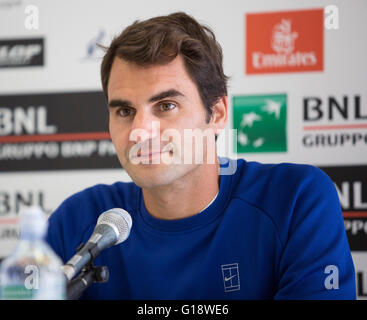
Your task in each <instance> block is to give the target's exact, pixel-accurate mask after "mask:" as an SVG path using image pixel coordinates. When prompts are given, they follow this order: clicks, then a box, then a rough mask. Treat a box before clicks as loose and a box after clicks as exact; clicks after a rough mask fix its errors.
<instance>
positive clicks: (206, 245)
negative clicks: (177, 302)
mask: <svg viewBox="0 0 367 320" xmlns="http://www.w3.org/2000/svg"><path fill="white" fill-rule="evenodd" d="M101 75H102V85H103V90H104V92H105V95H106V98H107V101H108V110H109V130H110V134H111V138H112V141H113V143H114V146H115V149H116V151H117V155H118V158H119V160H120V162H121V165H122V167H123V168H124V169H125V170H126V171H127V173H128V174H129V175H130V176H131V178H132V180H133V182H130V183H121V182H117V183H115V184H113V185H97V186H94V187H91V188H88V189H86V190H84V191H81V192H79V193H77V194H75V195H73V196H71V197H70V198H68V199H67V200H66V201H64V203H62V204H61V206H60V207H59V208H58V209H57V210H56V212H55V213H53V214H52V216H51V217H50V227H49V233H48V237H47V239H48V242H49V243H50V244H51V246H52V247H53V248H54V250H55V251H56V253H58V254H59V255H60V256H61V258H62V259H63V261H64V262H66V261H67V260H69V259H70V258H71V257H72V256H73V255H74V254H75V250H76V248H77V246H78V245H79V244H80V243H81V242H86V241H87V240H88V238H89V237H90V235H91V233H92V231H93V229H94V227H95V224H96V220H97V218H98V216H99V214H101V213H102V212H104V211H106V210H108V209H111V208H115V207H119V208H123V209H125V210H126V211H128V212H129V213H130V215H131V217H132V220H133V227H132V229H131V233H130V236H129V238H128V239H127V240H126V241H125V242H123V243H121V244H120V245H117V246H113V247H111V248H109V249H107V250H105V251H103V252H102V253H101V255H100V256H99V257H98V258H97V259H96V265H106V266H108V268H109V271H110V279H109V281H108V282H107V283H104V284H93V285H92V286H91V287H90V288H88V289H87V290H86V291H85V293H84V295H83V298H84V299H355V280H354V266H353V262H352V258H351V254H350V250H349V246H348V242H347V238H346V234H345V230H344V224H343V218H342V215H341V209H340V204H339V200H338V196H337V193H336V190H335V188H334V186H333V184H332V182H331V181H330V179H329V178H328V177H327V176H326V174H324V173H323V172H322V171H321V170H319V169H317V168H315V167H313V166H309V165H296V164H278V165H272V164H260V163H256V162H246V161H245V160H238V161H234V160H229V159H227V160H226V159H219V160H218V158H217V157H216V148H215V147H216V146H215V138H214V137H215V136H216V135H218V133H219V132H220V131H221V130H222V129H223V128H224V127H225V124H226V120H227V114H228V103H227V89H226V82H227V77H226V76H225V75H224V73H223V67H222V52H221V49H220V46H219V44H218V43H217V42H216V40H215V36H214V34H213V33H212V32H211V31H210V30H209V29H208V28H207V27H204V26H201V25H200V24H199V23H198V22H197V21H195V20H194V19H193V18H192V17H190V16H188V15H186V14H184V13H175V14H171V15H168V16H162V17H156V18H152V19H149V20H146V21H142V22H135V23H133V24H132V25H130V26H129V27H127V28H126V29H125V30H124V31H123V32H122V34H121V35H120V36H118V37H117V38H115V39H114V40H113V41H112V43H111V45H110V47H109V48H108V49H107V52H106V55H105V57H104V59H103V62H102V67H101ZM195 130H196V131H195ZM188 132H189V133H192V134H191V135H188V134H187V133H188ZM193 132H199V133H203V134H202V135H201V137H202V138H203V139H201V142H202V143H201V144H200V143H198V145H200V148H196V147H194V145H195V146H196V144H197V141H198V140H195V143H192V142H193V140H194V139H195V137H196V136H195V134H193ZM204 133H205V134H204ZM187 136H189V139H187ZM185 138H186V139H185ZM199 149H200V150H199ZM213 154H214V157H213ZM198 155H200V156H199V157H197V156H198ZM223 160H224V162H225V161H229V167H231V168H233V169H234V170H233V174H225V171H224V168H222V167H221V166H220V162H221V161H223ZM226 172H227V173H228V171H226Z"/></svg>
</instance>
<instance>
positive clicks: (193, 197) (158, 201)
mask: <svg viewBox="0 0 367 320" xmlns="http://www.w3.org/2000/svg"><path fill="white" fill-rule="evenodd" d="M218 172H219V164H218V162H216V163H215V164H210V165H208V164H206V165H201V166H198V167H197V168H195V169H194V170H192V171H191V172H190V173H189V174H187V175H185V176H184V177H182V178H181V179H179V180H177V181H175V182H174V183H172V184H169V185H165V186H158V187H154V188H149V189H148V188H143V189H142V190H143V196H144V203H145V207H146V208H147V210H148V212H149V213H150V214H151V215H152V216H153V217H155V218H158V219H164V220H173V219H182V218H187V217H190V216H193V215H195V214H197V213H199V212H201V211H202V210H203V209H204V208H206V207H207V206H208V204H209V203H210V202H211V201H212V200H213V199H214V197H215V196H216V195H217V193H218V190H219V181H218V178H219V174H218Z"/></svg>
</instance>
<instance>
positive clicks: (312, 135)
mask: <svg viewBox="0 0 367 320" xmlns="http://www.w3.org/2000/svg"><path fill="white" fill-rule="evenodd" d="M302 115H303V118H302V121H303V135H302V145H303V146H304V147H305V148H307V149H311V148H312V149H315V148H339V147H366V145H367V103H366V99H365V97H364V96H362V95H360V94H353V95H352V94H344V95H339V96H336V95H329V96H307V97H304V98H303V99H302Z"/></svg>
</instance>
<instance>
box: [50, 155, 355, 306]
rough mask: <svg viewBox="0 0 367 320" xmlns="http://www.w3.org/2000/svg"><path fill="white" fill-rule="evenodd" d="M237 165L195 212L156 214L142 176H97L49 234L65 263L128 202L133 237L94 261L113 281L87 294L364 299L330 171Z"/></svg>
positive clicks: (55, 219)
mask: <svg viewBox="0 0 367 320" xmlns="http://www.w3.org/2000/svg"><path fill="white" fill-rule="evenodd" d="M230 164H231V165H232V166H233V165H234V166H235V165H237V170H236V171H235V173H234V174H233V175H221V179H220V190H219V194H218V196H217V198H216V199H215V201H214V202H213V203H212V204H211V205H210V206H209V207H208V208H206V209H205V210H204V211H202V212H200V213H198V214H196V215H194V216H191V217H188V218H183V219H178V220H161V219H157V218H154V217H153V216H151V215H150V214H149V212H148V211H147V210H146V208H145V205H144V199H143V196H142V191H141V188H139V187H138V186H136V185H135V184H134V183H133V182H130V183H122V182H117V183H115V184H112V185H102V184H100V185H96V186H93V187H91V188H88V189H85V190H83V191H81V192H79V193H76V194H74V195H72V196H71V197H69V198H68V199H66V200H65V201H64V202H63V203H62V204H61V205H60V207H59V208H58V209H57V210H56V211H55V212H54V213H53V214H52V215H51V217H50V219H49V230H48V234H47V241H48V243H49V244H50V245H51V246H52V248H53V249H54V250H55V252H56V253H57V254H58V255H59V256H60V257H61V258H62V260H63V261H64V263H65V262H66V261H68V260H69V259H70V258H71V257H72V256H73V255H74V254H75V252H76V248H77V247H78V245H79V244H80V243H81V242H84V243H85V242H86V241H87V240H88V239H89V237H90V236H91V234H92V232H93V230H94V227H95V225H96V221H97V218H98V216H99V215H100V214H101V213H102V212H104V211H107V210H109V209H111V208H123V209H125V210H126V211H128V212H129V213H130V215H131V217H132V220H133V226H132V229H131V232H130V236H129V238H128V239H127V240H126V241H125V242H123V243H121V244H119V245H115V246H113V247H111V248H109V249H106V250H105V251H103V252H102V253H101V254H100V256H98V258H97V259H96V261H95V265H105V266H107V267H108V268H109V271H110V278H109V281H108V282H107V283H103V284H100V283H95V284H92V285H91V286H90V287H89V288H88V289H87V290H86V291H85V293H84V294H83V296H82V298H83V299H355V297H356V289H355V273H354V266H353V261H352V257H351V253H350V249H349V245H348V241H347V237H346V233H345V229H344V223H343V218H342V213H341V208H340V203H339V199H338V195H337V192H336V189H335V187H334V185H333V183H332V181H331V180H330V179H329V177H328V176H327V175H326V174H325V173H324V172H323V171H321V170H320V169H318V168H316V167H313V166H310V165H299V164H289V163H282V164H260V163H257V162H246V161H245V160H243V159H240V160H230ZM198 192H200V190H198ZM177 196H178V197H179V195H177Z"/></svg>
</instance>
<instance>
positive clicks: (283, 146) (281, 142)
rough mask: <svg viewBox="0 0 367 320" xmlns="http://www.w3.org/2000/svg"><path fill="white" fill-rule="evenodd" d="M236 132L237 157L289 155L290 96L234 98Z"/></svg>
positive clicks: (234, 125) (274, 95)
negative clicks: (242, 154)
mask: <svg viewBox="0 0 367 320" xmlns="http://www.w3.org/2000/svg"><path fill="white" fill-rule="evenodd" d="M233 128H234V129H237V139H236V140H237V141H236V140H235V143H236V147H237V153H247V152H286V151H287V95H286V94H272V95H252V96H234V97H233ZM235 150H236V149H235Z"/></svg>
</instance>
